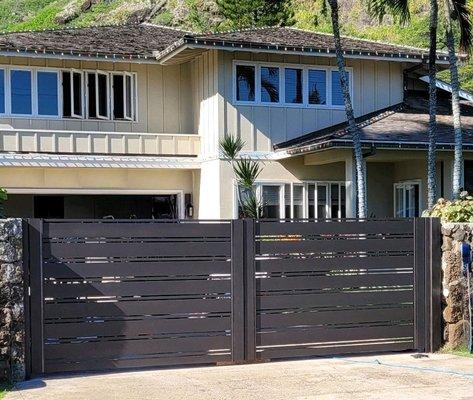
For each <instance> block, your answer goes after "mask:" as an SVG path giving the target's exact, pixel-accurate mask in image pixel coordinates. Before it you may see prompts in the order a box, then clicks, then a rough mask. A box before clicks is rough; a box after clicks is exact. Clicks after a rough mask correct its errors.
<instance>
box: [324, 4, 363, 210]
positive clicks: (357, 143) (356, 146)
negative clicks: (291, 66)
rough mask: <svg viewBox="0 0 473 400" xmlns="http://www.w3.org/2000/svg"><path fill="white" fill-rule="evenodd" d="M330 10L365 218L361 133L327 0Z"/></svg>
mask: <svg viewBox="0 0 473 400" xmlns="http://www.w3.org/2000/svg"><path fill="white" fill-rule="evenodd" d="M328 3H329V5H330V9H331V18H332V30H333V37H334V41H335V53H336V56H337V65H338V71H339V75H340V84H341V87H342V92H343V99H344V102H345V113H346V117H347V121H348V133H349V134H350V135H351V137H352V140H353V152H354V154H355V166H356V190H357V197H358V199H357V200H358V202H357V203H358V217H359V218H366V174H365V168H364V160H363V152H362V149H361V132H360V129H359V128H358V126H357V125H356V121H355V115H354V113H353V106H352V103H351V97H350V89H349V86H348V80H347V75H346V69H345V58H344V56H343V49H342V44H341V40H340V26H339V19H338V1H337V0H328Z"/></svg>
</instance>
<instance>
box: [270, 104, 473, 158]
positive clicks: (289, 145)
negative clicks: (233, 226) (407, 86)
mask: <svg viewBox="0 0 473 400" xmlns="http://www.w3.org/2000/svg"><path fill="white" fill-rule="evenodd" d="M357 124H358V126H359V128H360V130H361V142H362V145H363V146H364V147H369V148H371V147H375V148H379V149H406V148H411V149H427V148H428V144H429V143H428V126H429V114H428V112H427V111H426V110H425V109H424V107H419V106H418V104H413V103H412V101H408V102H406V103H403V104H399V105H397V106H393V107H390V108H387V109H383V110H380V111H378V112H375V113H372V114H368V115H365V116H363V117H360V118H357ZM462 128H463V146H464V149H466V150H473V109H472V107H471V105H469V104H467V105H465V104H464V105H463V107H462ZM454 143H455V140H454V132H453V125H452V117H451V113H449V112H447V110H445V109H442V106H440V107H439V112H438V114H437V147H438V148H439V149H445V150H449V149H453V146H454ZM352 145H353V141H352V138H351V135H350V134H349V133H348V130H347V123H342V124H339V125H336V126H333V127H330V128H326V129H322V130H319V131H316V132H312V133H309V134H307V135H305V136H302V137H299V138H296V139H293V140H291V141H287V142H284V143H280V144H277V145H276V146H275V149H276V150H285V151H286V152H287V153H288V154H291V155H295V154H304V153H310V152H314V151H319V150H323V149H328V148H334V147H352Z"/></svg>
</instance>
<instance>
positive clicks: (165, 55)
mask: <svg viewBox="0 0 473 400" xmlns="http://www.w3.org/2000/svg"><path fill="white" fill-rule="evenodd" d="M207 50H222V51H242V52H252V53H279V54H293V55H304V56H312V57H332V58H334V57H336V54H335V51H334V50H332V49H322V48H315V47H292V46H281V45H277V44H264V43H253V42H248V43H245V42H235V41H222V40H209V39H199V38H193V37H190V36H185V37H184V38H182V39H180V40H178V41H177V42H175V43H174V44H172V45H171V46H169V47H168V48H166V49H165V50H163V51H161V52H154V53H153V54H154V56H155V57H156V60H157V61H159V63H160V64H163V65H170V64H180V63H184V62H187V61H189V60H191V59H193V58H195V57H196V56H198V55H200V54H201V53H203V52H204V51H207ZM344 55H345V58H347V59H367V60H378V61H387V60H390V61H397V62H409V63H426V62H427V61H428V54H427V53H425V54H421V55H418V56H416V55H410V54H403V53H389V52H378V51H375V52H366V51H354V50H351V51H350V50H346V51H344ZM448 63H449V62H448V56H447V55H444V54H442V55H438V56H437V64H439V65H448Z"/></svg>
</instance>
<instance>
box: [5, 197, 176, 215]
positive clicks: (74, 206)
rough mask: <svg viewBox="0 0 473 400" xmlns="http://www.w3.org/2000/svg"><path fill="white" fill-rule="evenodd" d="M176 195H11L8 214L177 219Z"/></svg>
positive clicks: (7, 209) (7, 208)
mask: <svg viewBox="0 0 473 400" xmlns="http://www.w3.org/2000/svg"><path fill="white" fill-rule="evenodd" d="M178 197H179V196H178V195H177V194H163V195H72V194H71V195H33V194H10V195H9V196H8V200H7V202H6V205H5V211H6V214H7V216H8V217H21V218H54V219H62V218H68V219H103V218H106V219H177V218H179V216H180V214H179V212H180V210H179V204H178V203H179V202H178Z"/></svg>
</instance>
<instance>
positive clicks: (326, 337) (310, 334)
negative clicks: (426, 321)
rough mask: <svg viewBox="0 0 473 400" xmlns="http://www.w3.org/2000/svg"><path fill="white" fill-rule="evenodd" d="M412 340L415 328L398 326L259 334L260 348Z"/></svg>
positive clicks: (294, 330) (327, 328) (330, 328)
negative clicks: (370, 340)
mask: <svg viewBox="0 0 473 400" xmlns="http://www.w3.org/2000/svg"><path fill="white" fill-rule="evenodd" d="M401 337H406V338H412V337H414V327H413V326H409V325H405V326H402V325H398V326H396V325H395V326H363V327H355V328H352V327H350V328H346V327H343V328H339V329H337V328H333V327H320V328H312V329H287V330H284V331H277V332H269V333H258V334H257V335H256V341H257V343H258V346H277V345H283V344H301V343H315V342H334V341H338V340H340V341H345V340H369V339H383V338H401Z"/></svg>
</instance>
